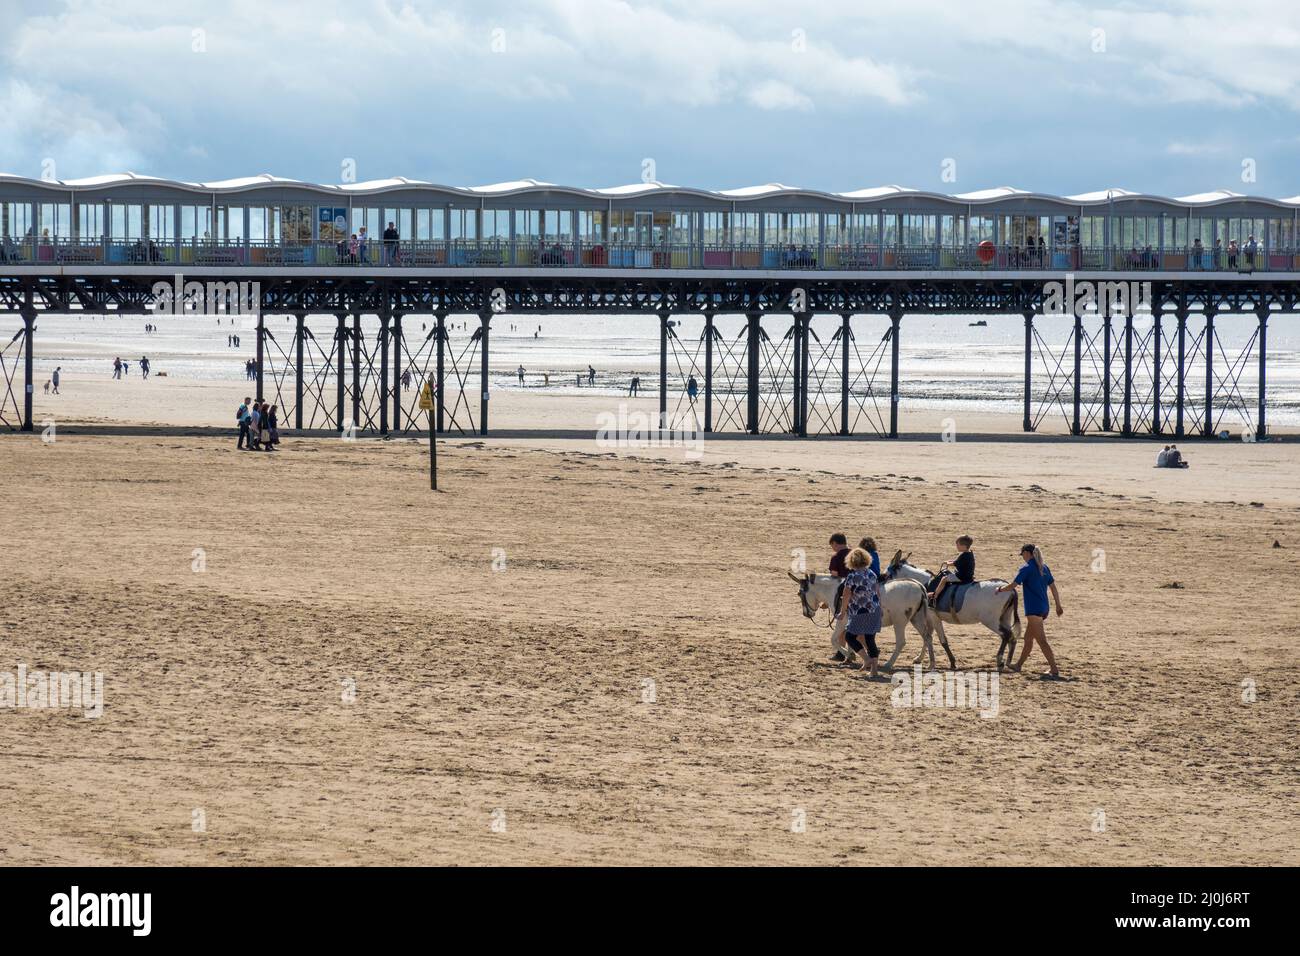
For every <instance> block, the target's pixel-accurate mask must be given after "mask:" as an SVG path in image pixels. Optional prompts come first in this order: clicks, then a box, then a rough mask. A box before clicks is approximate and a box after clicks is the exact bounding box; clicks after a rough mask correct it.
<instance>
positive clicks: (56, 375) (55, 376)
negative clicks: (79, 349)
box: [50, 365, 63, 395]
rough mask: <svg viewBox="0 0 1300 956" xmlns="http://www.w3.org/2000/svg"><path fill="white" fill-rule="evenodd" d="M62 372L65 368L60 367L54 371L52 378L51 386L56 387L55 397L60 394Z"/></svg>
mask: <svg viewBox="0 0 1300 956" xmlns="http://www.w3.org/2000/svg"><path fill="white" fill-rule="evenodd" d="M62 370H63V366H62V365H60V366H59V367H58V368H56V369H55V370H54V374H53V375H51V376H50V384H51V385H53V386H54V394H55V395H57V394H59V372H61V371H62Z"/></svg>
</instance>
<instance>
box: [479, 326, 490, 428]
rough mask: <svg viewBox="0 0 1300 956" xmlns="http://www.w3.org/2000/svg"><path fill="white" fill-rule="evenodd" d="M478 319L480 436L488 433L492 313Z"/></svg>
mask: <svg viewBox="0 0 1300 956" xmlns="http://www.w3.org/2000/svg"><path fill="white" fill-rule="evenodd" d="M478 319H479V323H480V324H479V331H480V332H481V333H482V341H481V343H480V351H479V362H480V365H479V386H480V387H481V389H482V392H483V394H482V395H481V396H480V398H479V412H478V429H479V434H480V435H486V434H487V433H488V330H489V328H491V325H492V313H491V312H480V313H479V314H478Z"/></svg>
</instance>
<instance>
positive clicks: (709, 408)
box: [704, 312, 714, 433]
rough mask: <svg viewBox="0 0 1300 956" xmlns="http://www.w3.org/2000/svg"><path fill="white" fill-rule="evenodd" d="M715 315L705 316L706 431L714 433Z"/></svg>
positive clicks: (706, 314)
mask: <svg viewBox="0 0 1300 956" xmlns="http://www.w3.org/2000/svg"><path fill="white" fill-rule="evenodd" d="M713 334H714V333H713V313H712V312H707V313H705V315H704V431H705V432H706V433H707V432H711V431H713Z"/></svg>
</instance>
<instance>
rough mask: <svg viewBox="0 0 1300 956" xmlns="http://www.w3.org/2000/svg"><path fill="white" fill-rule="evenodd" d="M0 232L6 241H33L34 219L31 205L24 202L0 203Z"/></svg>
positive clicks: (34, 235)
mask: <svg viewBox="0 0 1300 956" xmlns="http://www.w3.org/2000/svg"><path fill="white" fill-rule="evenodd" d="M0 231H3V234H4V236H5V238H6V239H34V238H35V237H36V217H35V214H34V212H33V210H32V204H31V203H26V202H6V203H0Z"/></svg>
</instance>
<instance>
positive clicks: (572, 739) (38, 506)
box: [0, 382, 1300, 865]
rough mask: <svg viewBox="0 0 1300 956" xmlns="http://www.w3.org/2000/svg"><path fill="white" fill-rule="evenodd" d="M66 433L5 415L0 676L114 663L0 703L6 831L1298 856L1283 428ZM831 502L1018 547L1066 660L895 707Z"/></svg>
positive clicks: (974, 654)
mask: <svg viewBox="0 0 1300 956" xmlns="http://www.w3.org/2000/svg"><path fill="white" fill-rule="evenodd" d="M112 384H114V385H124V386H129V385H130V384H131V383H112ZM135 384H140V385H141V386H142V387H143V383H135ZM154 384H155V383H152V382H151V383H149V385H150V386H152V385H154ZM77 391H78V390H76V389H74V390H71V391H69V392H68V395H67V397H68V407H70V408H77V409H78V414H80V415H81V416H82V417H84V418H85V419H95V418H97V417H98V418H99V420H101V421H102V420H104V419H106V418H109V417H112V416H111V415H110V414H108V413H109V412H113V411H114V409H113V408H104V407H103V406H102V405H101V407H100V415H99V416H96V415H95V414H94V412H95V408H94V402H93V400H92V399H89V398H83V397H81V396H78V397H74V395H75V393H76V392H77ZM172 391H175V392H176V395H175V399H174V401H175V404H172V402H173V399H172V397H171V394H170V393H171V392H172ZM150 394H151V396H152V397H153V399H154V405H153V406H152V407H153V408H156V409H159V412H158V414H157V416H156V419H166V417H167V416H168V415H170V413H171V411H172V410H173V409H179V408H183V407H185V405H186V399H185V397H184V391H183V389H182V388H181V387H177V388H176V389H174V390H173V389H170V388H160V389H157V390H154V391H152V392H151V393H150ZM158 396H163V397H164V400H160V399H159V398H158ZM41 398H42V408H44V407H45V406H44V398H43V396H42V397H41ZM83 400H84V401H86V402H87V404H86V405H85V406H84V407H81V406H76V405H74V403H75V402H80V401H83ZM51 401H52V400H51ZM75 417H77V415H71V414H63V413H60V416H59V420H60V421H67V420H69V419H72V418H75ZM139 420H142V421H149V420H155V415H153V414H145V415H142V416H141V417H140V419H139ZM76 431H77V428H76V426H75V425H73V424H69V425H67V426H66V427H65V428H63V429H62V430H58V431H56V436H57V437H56V440H55V441H54V442H52V443H45V442H42V441H41V439H40V434H39V432H38V433H37V434H36V435H21V434H7V435H2V436H0V481H3V483H4V487H5V488H6V489H7V491H8V493H7V494H6V507H5V508H4V509H3V512H2V517H0V523H2V524H0V526H2V527H3V534H4V537H5V539H6V540H7V541H9V542H10V545H9V547H8V548H7V549H6V553H7V555H8V558H9V559H8V560H7V561H6V571H7V577H8V580H9V582H10V598H9V600H7V601H5V602H4V604H3V609H2V610H0V634H3V647H4V652H3V663H0V673H2V672H4V671H10V672H11V673H12V672H14V671H16V668H17V667H18V666H19V665H20V664H21V665H25V666H26V667H27V668H29V669H30V670H38V669H43V670H47V671H59V670H71V669H77V670H82V671H98V672H102V673H103V675H104V688H105V689H104V708H103V716H102V717H99V718H96V719H85V718H83V717H82V716H81V715H80V714H79V713H70V712H68V711H66V710H60V711H55V710H48V709H45V710H41V709H31V708H26V709H22V708H18V709H11V710H6V711H4V712H3V713H2V714H0V738H2V743H3V746H2V747H0V753H2V754H3V757H0V760H3V763H4V773H3V774H0V777H2V778H3V780H4V781H5V783H4V788H5V790H6V798H7V799H6V804H7V806H8V807H9V811H8V812H6V813H5V814H4V815H3V817H2V818H0V860H3V861H4V862H6V863H81V864H107V863H121V864H125V863H215V864H236V863H295V864H298V863H331V862H336V863H337V862H356V863H365V864H388V863H411V864H428V863H460V864H487V863H584V862H599V863H609V864H624V863H654V864H668V863H758V864H775V863H794V864H818V863H820V864H827V863H829V864H837V863H852V864H868V865H885V864H913V865H916V864H942V863H969V864H985V863H1025V864H1028V863H1039V864H1041V863H1048V864H1073V863H1081V864H1092V863H1117V864H1139V863H1158V864H1255V863H1287V864H1295V863H1297V862H1300V840H1297V837H1296V822H1297V820H1296V814H1295V813H1294V810H1293V808H1294V805H1295V800H1296V781H1297V772H1298V771H1300V760H1298V759H1297V756H1296V750H1295V745H1294V743H1295V742H1294V731H1295V713H1296V705H1297V687H1300V659H1298V656H1297V652H1296V638H1297V636H1300V611H1297V610H1296V609H1295V608H1294V607H1293V605H1292V602H1288V601H1286V600H1285V599H1283V598H1281V597H1278V596H1275V592H1272V591H1270V589H1269V587H1268V586H1267V583H1268V582H1274V581H1278V580H1286V579H1287V577H1288V576H1289V575H1290V574H1291V572H1292V565H1293V564H1294V557H1293V554H1294V551H1295V549H1296V548H1297V547H1300V496H1297V494H1296V491H1297V489H1296V479H1295V477H1294V476H1295V474H1296V467H1297V465H1298V464H1300V461H1298V460H1297V459H1298V457H1300V446H1297V445H1295V444H1291V443H1284V444H1276V443H1271V444H1266V445H1264V444H1260V445H1245V444H1240V443H1236V442H1233V443H1206V444H1199V443H1198V444H1193V445H1190V446H1189V447H1188V453H1189V457H1191V459H1192V461H1193V468H1192V469H1191V470H1189V471H1187V472H1161V471H1156V470H1155V469H1153V468H1151V467H1150V465H1151V457H1152V454H1153V448H1152V446H1151V445H1150V443H1146V442H1121V441H1093V440H1089V441H1084V442H1079V441H1075V442H1068V441H1060V442H1048V441H1038V442H1034V443H1026V442H1011V441H983V442H979V441H974V440H971V441H962V440H959V441H958V442H956V443H942V442H939V441H928V442H927V441H921V440H919V439H918V440H912V441H903V442H896V443H886V442H863V441H845V442H834V441H816V442H814V441H803V442H800V441H793V440H780V441H761V442H760V441H752V440H751V441H745V440H735V441H724V440H710V441H708V442H707V443H706V445H705V446H704V449H703V455H702V457H701V458H700V459H699V460H693V459H689V458H687V457H685V456H684V454H683V452H682V450H681V449H668V450H654V449H623V450H621V451H620V452H619V453H618V454H614V453H607V452H605V451H604V450H602V449H600V448H597V447H596V446H595V445H594V443H593V442H592V441H590V440H585V441H584V440H571V439H559V438H545V437H539V438H535V439H527V438H523V439H520V438H515V439H508V440H507V439H489V440H487V441H474V440H467V439H451V440H447V441H445V442H443V443H442V447H441V457H440V478H441V486H442V488H443V490H442V491H441V492H439V493H432V492H430V490H429V488H428V476H427V445H425V444H424V443H423V442H421V441H419V440H416V439H410V440H396V439H394V440H390V441H377V440H359V441H352V442H347V441H342V440H339V439H290V440H287V441H286V444H285V446H284V448H283V450H282V451H281V452H279V453H278V454H276V455H256V454H248V453H240V452H236V451H235V448H234V437H233V433H232V434H231V435H230V436H229V437H228V438H227V437H226V436H224V435H222V436H217V435H200V436H184V435H176V434H146V435H125V434H112V435H101V434H80V435H79V434H77V433H76ZM833 530H844V531H846V532H847V533H848V534H849V535H850V537H851V538H853V539H856V537H857V536H859V535H862V534H872V535H874V536H875V537H876V538H877V540H878V541H879V542H880V545H881V548H882V550H883V551H885V552H886V553H892V551H893V550H894V549H895V548H901V549H903V550H904V551H910V552H912V553H913V554H914V560H916V561H918V562H921V563H927V564H931V565H934V564H937V563H938V562H939V561H941V560H942V559H944V558H945V557H948V556H950V552H951V551H952V538H953V537H954V536H955V535H956V534H957V533H960V532H966V533H969V534H971V535H973V536H974V538H975V550H976V553H977V556H978V560H979V567H978V570H979V573H980V576H981V577H984V576H1009V575H1011V574H1013V573H1014V571H1015V570H1016V567H1017V565H1018V560H1017V559H1016V558H1015V556H1014V553H1015V551H1016V550H1017V548H1018V547H1019V545H1020V544H1021V543H1022V541H1023V540H1025V539H1033V540H1035V541H1036V542H1037V543H1038V544H1039V545H1040V546H1041V548H1042V549H1043V552H1044V554H1045V555H1046V557H1047V560H1048V562H1049V564H1050V565H1051V566H1052V568H1053V570H1054V572H1055V574H1056V577H1057V578H1058V580H1059V582H1060V584H1061V590H1062V597H1063V600H1064V603H1065V607H1066V614H1065V616H1064V617H1062V618H1053V619H1052V620H1051V621H1050V622H1049V625H1048V627H1049V631H1048V633H1049V636H1050V638H1051V640H1052V642H1053V645H1054V647H1055V649H1056V652H1057V654H1058V656H1059V658H1060V661H1061V665H1062V669H1063V672H1064V673H1066V674H1067V675H1068V676H1069V677H1071V678H1072V680H1071V681H1070V682H1068V683H1061V684H1049V683H1043V682H1040V681H1039V680H1037V679H1036V677H1037V674H1038V673H1039V672H1040V671H1041V669H1042V658H1041V657H1040V656H1038V655H1037V654H1036V655H1035V657H1034V658H1033V659H1031V661H1030V663H1029V664H1028V665H1027V667H1026V671H1025V674H1024V675H1023V676H1020V675H1009V674H1004V675H1002V677H1001V678H1000V683H999V688H1000V700H999V706H998V712H997V715H996V716H995V717H992V718H988V719H986V718H982V717H981V716H980V715H979V714H978V713H977V712H976V711H975V710H972V709H969V708H967V709H962V708H956V709H954V708H942V709H935V708H926V709H910V708H900V707H896V706H894V705H893V703H892V701H891V686H890V684H888V683H871V682H868V681H866V680H865V679H863V677H862V676H860V675H859V674H856V673H852V672H849V671H846V670H844V669H842V668H838V667H834V666H831V665H829V663H828V662H827V659H826V658H827V653H828V644H827V639H826V631H824V630H820V629H818V628H816V627H814V626H813V625H812V624H810V623H809V622H808V621H807V620H805V619H804V618H803V617H802V616H801V615H800V611H799V601H798V597H797V591H796V588H795V587H794V585H793V584H792V583H791V582H790V580H789V579H788V578H787V576H786V569H787V567H789V566H790V564H791V561H792V558H793V557H794V556H795V555H794V549H804V550H805V551H806V553H807V556H808V557H807V561H808V564H809V566H810V567H812V568H814V569H820V568H822V567H823V566H824V562H825V560H826V557H827V555H826V550H825V541H826V538H827V536H828V534H829V533H830V532H831V531H833ZM1274 541H1277V542H1278V544H1279V545H1280V547H1277V548H1275V547H1274V546H1273V543H1274ZM1099 553H1104V554H1103V559H1104V560H1103V564H1102V567H1103V568H1104V570H1098V563H1097V561H1098V555H1099ZM1256 581H1258V582H1259V585H1256V584H1255V582H1256ZM1260 585H1265V586H1260ZM949 635H950V637H951V640H952V645H953V648H954V651H955V653H956V655H957V660H958V666H959V667H961V668H964V669H969V670H988V669H989V668H990V667H991V666H992V664H993V659H994V653H995V650H996V640H995V638H994V637H993V635H992V634H990V633H988V632H985V631H981V630H979V629H978V628H971V627H950V628H949ZM908 642H909V643H908V647H907V649H906V651H905V652H904V655H903V657H902V658H900V663H906V664H907V665H908V666H910V661H911V657H912V654H913V653H914V652H915V651H916V650H918V649H919V641H918V639H917V636H916V635H915V633H912V632H909V635H908ZM884 643H885V644H886V646H888V645H889V643H890V642H888V641H886V642H884ZM1248 689H1253V691H1254V693H1253V700H1251V701H1250V702H1246V701H1245V700H1244V699H1243V695H1247V690H1248ZM1247 696H1250V695H1247ZM196 821H201V824H202V825H201V827H200V824H199V823H198V822H196Z"/></svg>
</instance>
